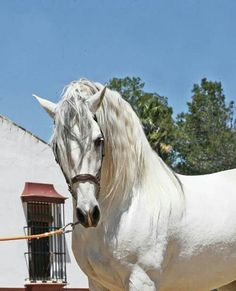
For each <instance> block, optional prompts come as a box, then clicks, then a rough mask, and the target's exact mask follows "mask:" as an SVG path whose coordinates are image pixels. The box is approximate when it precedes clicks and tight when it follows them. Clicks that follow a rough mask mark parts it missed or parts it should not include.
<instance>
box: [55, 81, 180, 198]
mask: <svg viewBox="0 0 236 291" xmlns="http://www.w3.org/2000/svg"><path fill="white" fill-rule="evenodd" d="M101 87H102V85H101V84H98V83H93V82H91V81H89V80H86V79H80V80H79V81H73V82H71V83H70V84H69V85H68V86H67V87H65V89H64V90H63V93H62V99H61V101H60V102H59V103H58V106H57V114H56V118H55V129H54V134H53V138H52V144H53V145H55V144H57V145H60V146H61V147H62V148H61V152H63V153H64V156H63V159H65V161H67V160H66V157H67V156H68V152H69V151H70V148H69V147H68V144H69V143H68V142H67V140H68V138H69V137H73V138H77V140H78V143H79V144H80V147H81V148H83V147H84V145H83V144H82V142H81V140H82V138H81V137H80V138H78V137H75V136H73V132H71V128H72V127H73V123H74V122H78V125H79V128H80V132H81V136H82V137H83V136H87V135H88V134H89V133H90V131H91V126H90V122H89V121H88V119H87V118H86V109H87V107H86V106H87V105H86V102H85V101H86V99H88V97H90V96H91V95H93V94H94V93H96V92H98V91H99V90H100V89H101ZM96 118H97V121H98V124H99V126H100V128H101V130H102V132H103V134H104V138H105V159H104V163H103V171H102V187H105V189H104V190H105V193H106V198H109V197H112V198H113V199H114V197H115V196H116V193H119V195H123V197H127V196H128V195H130V192H131V191H132V189H133V187H136V188H137V187H142V185H143V184H144V183H143V180H145V179H146V180H148V181H149V183H146V184H150V185H151V186H150V188H151V189H152V190H151V189H150V190H149V189H147V192H148V193H150V195H153V196H155V195H156V196H158V195H160V193H163V194H164V195H168V196H171V197H172V200H173V199H174V200H179V199H180V196H182V188H181V185H180V183H179V181H178V179H177V177H176V176H175V174H174V173H173V172H172V171H171V170H170V169H169V168H168V167H167V166H166V165H165V164H164V162H163V161H162V160H161V159H160V158H159V157H158V156H157V154H156V153H155V152H154V151H153V150H152V149H151V147H150V145H149V143H148V141H147V139H146V136H145V134H144V131H143V128H142V125H141V123H140V121H139V119H138V117H137V115H136V114H135V113H134V111H133V109H132V108H131V106H130V105H129V104H128V103H127V102H126V101H125V100H124V99H122V98H121V96H120V94H119V93H117V92H115V91H112V90H109V89H107V90H106V94H105V97H104V99H103V102H102V105H101V106H100V108H99V109H98V110H97V112H96ZM63 147H64V148H63ZM61 162H63V161H61ZM67 163H69V162H68V161H67ZM145 187H147V186H145ZM153 189H154V190H156V191H153ZM156 193H159V194H156ZM159 198H160V197H159ZM113 199H112V200H113Z"/></svg>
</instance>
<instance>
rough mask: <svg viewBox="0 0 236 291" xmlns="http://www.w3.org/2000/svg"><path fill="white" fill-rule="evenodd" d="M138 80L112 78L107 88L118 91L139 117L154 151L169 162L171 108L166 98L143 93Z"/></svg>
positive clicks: (171, 127)
mask: <svg viewBox="0 0 236 291" xmlns="http://www.w3.org/2000/svg"><path fill="white" fill-rule="evenodd" d="M144 85H145V84H144V82H142V80H141V79H140V78H135V77H133V78H130V77H125V78H113V79H112V80H110V81H109V83H108V87H109V88H111V89H113V90H116V91H118V92H119V93H120V94H121V95H122V97H123V98H124V99H125V100H126V101H128V102H129V103H130V104H131V106H132V107H133V109H134V110H135V111H136V113H137V115H138V116H139V118H140V120H141V122H142V124H143V128H144V131H145V133H146V136H147V138H148V140H149V142H150V144H151V146H152V147H153V149H154V150H155V151H157V152H158V154H159V155H160V156H161V157H162V158H163V159H164V160H165V161H166V162H170V161H169V159H168V158H169V157H170V155H169V154H168V153H169V151H168V149H169V148H170V147H169V144H171V142H172V141H173V129H174V123H173V119H172V108H171V107H169V106H168V100H167V98H166V97H162V96H160V95H158V94H157V93H148V92H145V91H144Z"/></svg>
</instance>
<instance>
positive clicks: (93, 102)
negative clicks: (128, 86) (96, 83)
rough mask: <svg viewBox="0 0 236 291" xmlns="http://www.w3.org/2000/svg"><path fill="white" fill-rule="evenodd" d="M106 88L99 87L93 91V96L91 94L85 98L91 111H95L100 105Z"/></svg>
mask: <svg viewBox="0 0 236 291" xmlns="http://www.w3.org/2000/svg"><path fill="white" fill-rule="evenodd" d="M106 89H107V87H103V89H101V90H100V91H99V92H97V93H95V94H94V95H93V96H91V97H90V98H89V99H88V100H87V102H88V106H89V109H90V110H91V111H92V112H93V113H95V112H96V111H97V110H98V108H99V107H100V105H101V104H102V101H103V98H104V96H105V92H106Z"/></svg>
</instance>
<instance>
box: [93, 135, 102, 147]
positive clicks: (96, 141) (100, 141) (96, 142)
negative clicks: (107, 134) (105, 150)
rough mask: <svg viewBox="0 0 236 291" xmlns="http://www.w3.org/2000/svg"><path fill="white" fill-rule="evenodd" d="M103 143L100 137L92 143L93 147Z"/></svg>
mask: <svg viewBox="0 0 236 291" xmlns="http://www.w3.org/2000/svg"><path fill="white" fill-rule="evenodd" d="M103 141H104V138H103V137H101V136H100V137H98V138H97V139H95V141H94V144H95V147H99V146H100V145H101V144H102V143H103Z"/></svg>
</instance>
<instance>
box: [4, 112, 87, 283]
mask: <svg viewBox="0 0 236 291" xmlns="http://www.w3.org/2000/svg"><path fill="white" fill-rule="evenodd" d="M25 182H38V183H49V184H53V185H54V187H55V189H56V190H57V191H58V192H59V193H60V194H61V195H63V196H65V197H68V198H69V199H67V200H66V202H65V217H66V223H68V222H72V202H71V197H70V193H69V192H68V191H67V185H66V183H65V181H64V178H63V176H62V174H61V172H60V169H59V167H58V165H57V164H56V162H55V161H54V157H53V154H52V151H51V149H50V147H49V146H48V145H47V144H45V143H44V142H42V141H40V140H39V139H37V138H36V137H34V136H32V135H31V134H30V133H28V132H26V131H25V130H23V129H21V128H19V127H18V126H16V125H15V124H13V123H12V122H11V121H9V120H8V119H6V118H3V117H1V116H0V198H1V202H0V236H15V235H22V234H24V231H23V227H24V226H26V218H25V214H24V209H23V204H22V202H21V198H20V196H21V193H22V191H23V189H24V184H25ZM66 245H67V249H68V255H69V261H70V262H68V264H67V280H68V283H69V285H68V287H71V288H79V287H83V288H86V287H87V286H88V283H87V278H86V276H85V275H84V274H83V273H82V271H81V270H80V269H79V267H78V266H77V264H76V262H75V259H74V257H73V254H72V251H71V234H67V235H66ZM25 252H27V242H26V241H11V242H0V287H23V286H24V283H25V282H24V280H25V278H27V277H28V270H27V264H26V259H25V257H24V253H25Z"/></svg>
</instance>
